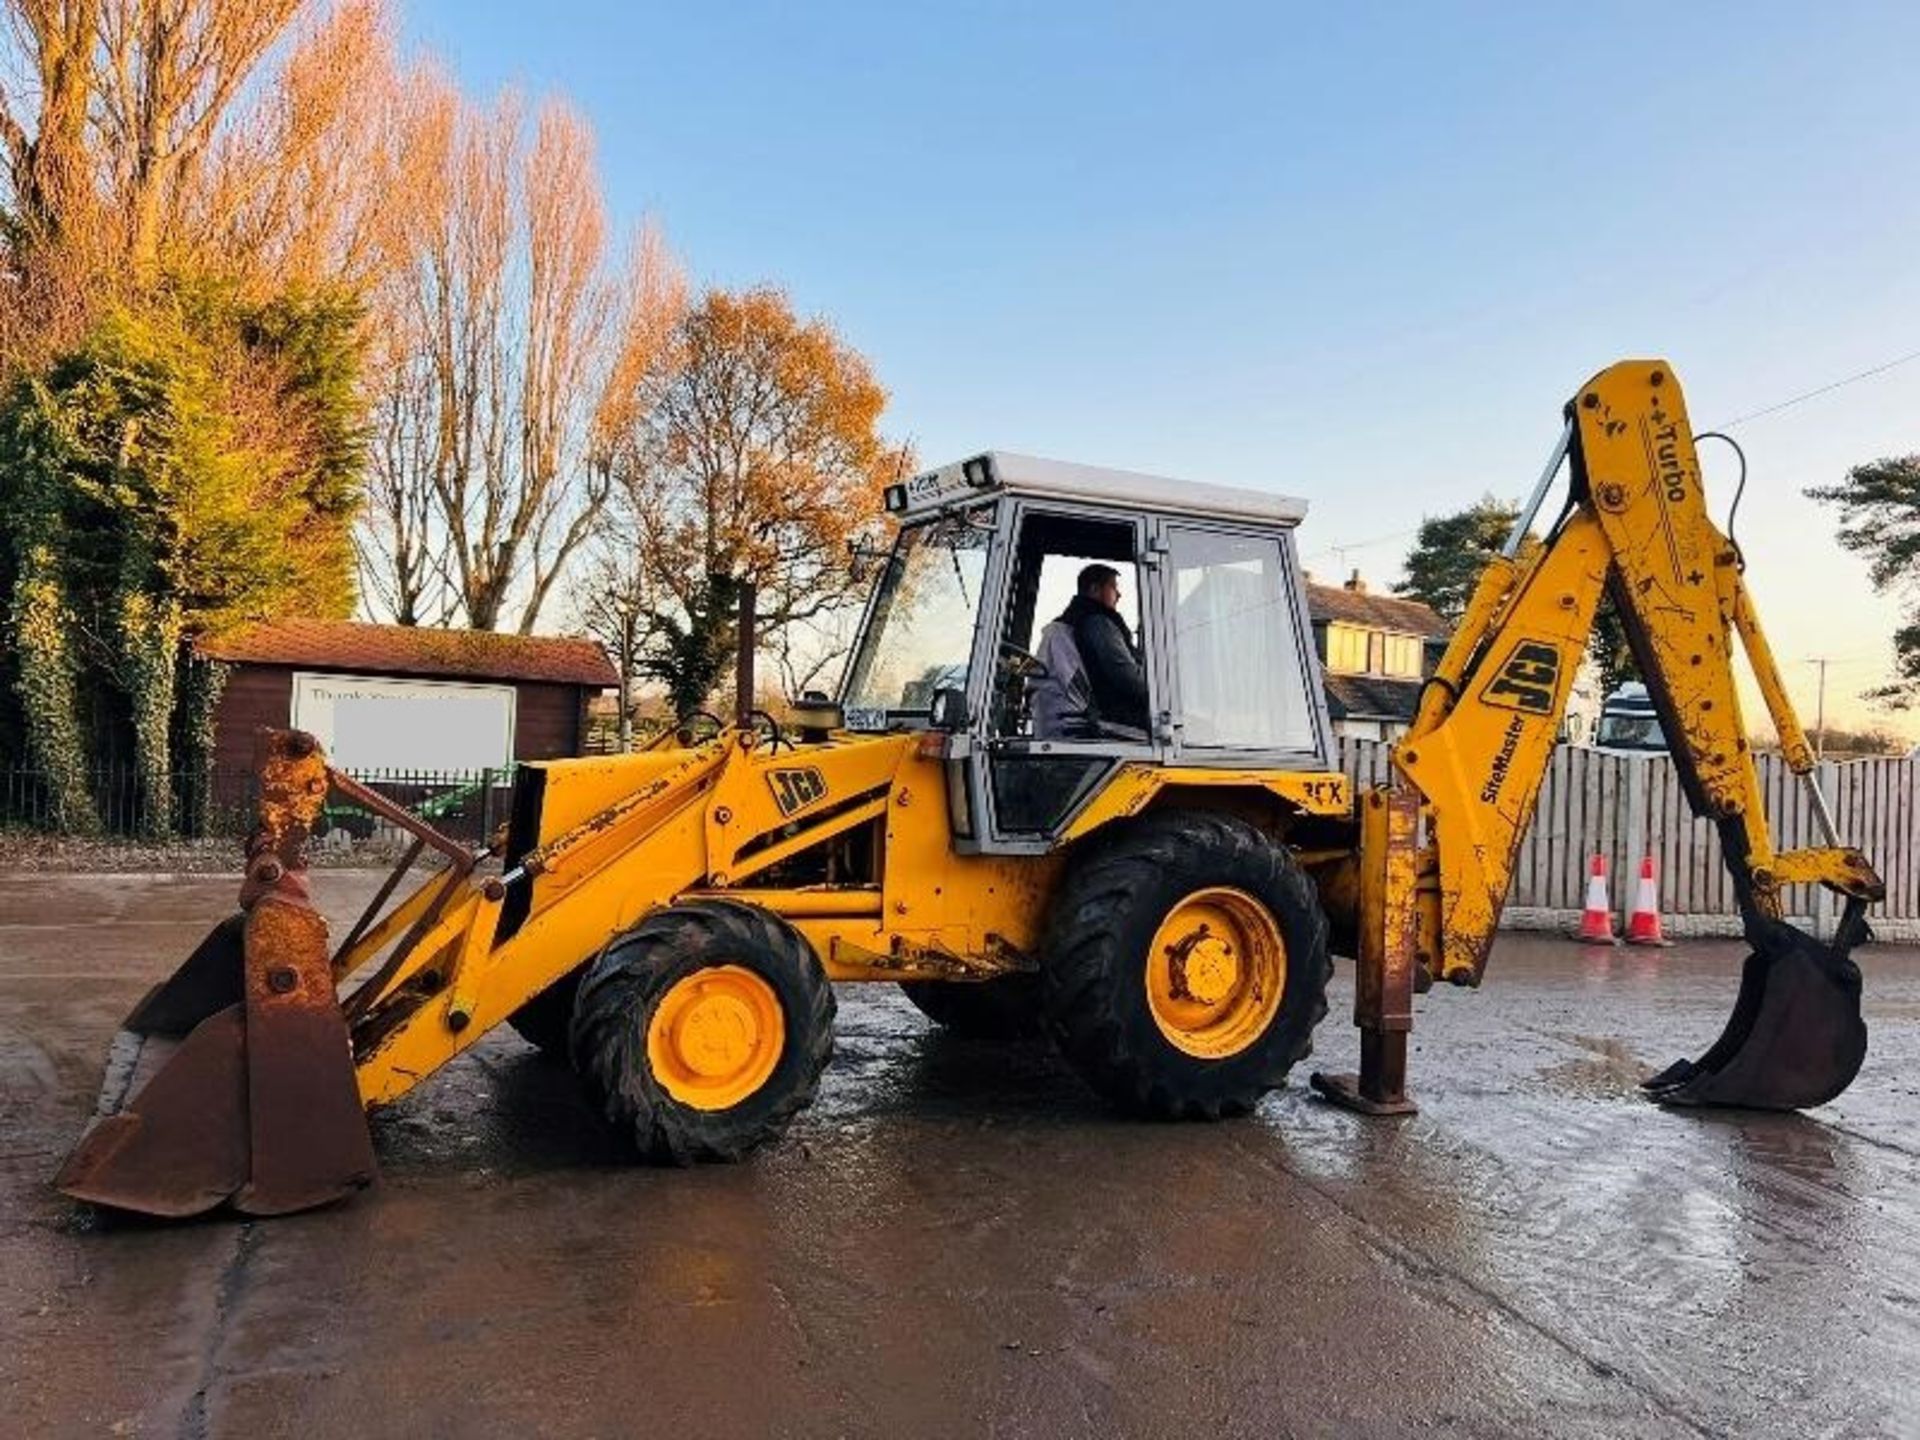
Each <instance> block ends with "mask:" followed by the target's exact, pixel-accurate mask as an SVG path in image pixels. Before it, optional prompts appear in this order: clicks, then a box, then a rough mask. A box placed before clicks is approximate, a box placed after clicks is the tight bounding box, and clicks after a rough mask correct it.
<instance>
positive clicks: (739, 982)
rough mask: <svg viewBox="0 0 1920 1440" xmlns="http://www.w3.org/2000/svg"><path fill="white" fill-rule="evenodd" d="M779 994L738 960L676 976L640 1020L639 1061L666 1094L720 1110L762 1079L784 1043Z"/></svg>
mask: <svg viewBox="0 0 1920 1440" xmlns="http://www.w3.org/2000/svg"><path fill="white" fill-rule="evenodd" d="M786 1043H787V1027H786V1021H785V1017H784V1016H783V1015H782V1013H781V1009H780V997H779V996H778V995H777V994H775V993H774V989H773V987H772V986H771V985H769V984H768V983H767V982H766V981H765V980H762V979H761V978H760V977H759V976H758V975H756V974H754V973H753V971H751V970H748V969H745V968H744V967H742V966H739V965H715V966H712V967H710V968H708V969H705V970H696V971H695V972H694V973H693V974H691V975H688V976H686V977H684V978H682V979H680V980H676V981H675V982H674V983H673V985H672V987H671V988H670V989H669V990H668V991H667V993H666V994H665V995H663V996H661V997H660V1004H659V1005H658V1006H657V1007H656V1008H655V1009H654V1012H653V1019H651V1020H650V1021H648V1022H647V1063H648V1064H649V1065H650V1066H651V1067H652V1069H653V1074H654V1078H655V1079H657V1080H658V1081H659V1082H660V1085H661V1088H662V1089H664V1090H665V1091H666V1092H667V1094H669V1095H671V1096H672V1097H673V1098H674V1099H675V1100H678V1101H679V1102H680V1103H681V1104H682V1105H690V1106H692V1107H693V1108H694V1109H696V1110H725V1109H727V1108H728V1107H729V1106H732V1105H738V1104H739V1103H740V1102H741V1101H742V1100H744V1099H746V1098H747V1097H748V1096H749V1095H751V1094H753V1092H754V1091H756V1090H758V1089H759V1088H760V1087H761V1086H762V1085H764V1084H766V1083H767V1077H768V1076H770V1075H772V1074H773V1067H774V1066H776V1065H778V1064H779V1063H780V1052H781V1051H782V1050H783V1049H785V1048H786Z"/></svg>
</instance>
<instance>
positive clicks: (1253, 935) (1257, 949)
mask: <svg viewBox="0 0 1920 1440" xmlns="http://www.w3.org/2000/svg"><path fill="white" fill-rule="evenodd" d="M1146 984H1147V1003H1148V1006H1149V1008H1150V1009H1151V1011H1152V1014H1153V1021H1154V1024H1155V1025H1157V1026H1158V1027H1159V1029H1160V1033H1161V1034H1162V1035H1163V1036H1165V1037H1166V1039H1167V1040H1168V1042H1169V1043H1171V1044H1172V1045H1173V1046H1174V1047H1175V1048H1176V1049H1179V1050H1182V1051H1185V1052H1186V1053H1187V1054H1189V1055H1193V1056H1196V1057H1198V1058H1200V1059H1203V1060H1223V1059H1226V1058H1228V1057H1229V1056H1232V1055H1237V1054H1239V1053H1240V1052H1241V1051H1243V1050H1245V1049H1246V1048H1247V1047H1249V1046H1250V1045H1252V1044H1254V1043H1255V1042H1256V1041H1258V1040H1259V1038H1260V1037H1261V1036H1262V1035H1264V1034H1265V1033H1266V1031H1267V1029H1268V1027H1269V1026H1270V1025H1271V1024H1272V1023H1273V1020H1274V1017H1275V1016H1276V1015H1278V1014H1279V1011H1280V1000H1281V997H1282V995H1283V994H1284V993H1285V990H1286V984H1287V947H1286V941H1285V938H1284V937H1283V936H1282V934H1281V931H1280V926H1279V922H1278V921H1276V920H1275V919H1274V917H1273V915H1272V913H1271V912H1270V911H1269V910H1268V909H1267V907H1266V906H1265V905H1263V904H1261V903H1260V901H1259V900H1257V899H1255V898H1254V897H1253V896H1252V895H1249V894H1248V893H1247V892H1246V891H1244V890H1236V889H1233V888H1231V887H1229V886H1218V885H1217V886H1209V887H1207V888H1205V889H1201V890H1196V891H1194V892H1193V893H1192V894H1190V895H1188V896H1186V897H1185V898H1184V899H1182V900H1180V901H1179V902H1178V903H1177V904H1175V905H1174V906H1173V908H1172V909H1170V910H1169V911H1168V912H1167V914H1166V917H1165V918H1164V919H1163V920H1162V921H1161V922H1160V926H1159V929H1158V930H1157V931H1156V932H1155V933H1154V937H1153V943H1152V944H1151V946H1149V948H1148V952H1147V973H1146Z"/></svg>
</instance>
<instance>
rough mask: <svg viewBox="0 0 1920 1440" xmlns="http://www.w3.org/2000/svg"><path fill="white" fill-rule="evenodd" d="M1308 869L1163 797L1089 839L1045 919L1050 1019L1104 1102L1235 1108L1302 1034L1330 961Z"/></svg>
mask: <svg viewBox="0 0 1920 1440" xmlns="http://www.w3.org/2000/svg"><path fill="white" fill-rule="evenodd" d="M1332 968H1333V967H1332V961H1331V960H1330V959H1329V957H1328V953H1327V919H1326V915H1325V912H1324V911H1322V909H1321V907H1320V901H1319V896H1318V894H1317V893H1316V892H1315V890H1314V887H1313V883H1312V881H1310V880H1309V879H1308V878H1307V877H1306V875H1305V874H1304V873H1303V872H1302V871H1301V870H1300V868H1299V867H1298V866H1297V865H1296V864H1295V863H1294V860H1293V857H1292V856H1291V855H1290V854H1288V853H1287V851H1286V850H1285V849H1284V848H1283V847H1281V846H1279V845H1277V844H1275V843H1274V842H1273V841H1271V840H1269V839H1268V838H1267V837H1266V836H1265V835H1263V834H1261V833H1260V832H1259V831H1258V830H1256V829H1254V828H1253V826H1251V825H1249V824H1247V823H1246V822H1245V821H1244V820H1241V819H1239V818H1237V817H1235V816H1232V815H1226V814H1221V813H1218V812H1214V811H1167V812H1163V813H1160V814H1154V815H1149V816H1148V817H1146V818H1145V819H1144V820H1142V821H1140V822H1138V823H1137V824H1135V825H1132V826H1130V827H1129V828H1128V829H1126V830H1124V831H1121V832H1119V833H1117V834H1115V835H1113V836H1112V837H1110V838H1108V839H1106V840H1104V841H1101V840H1098V839H1096V840H1095V841H1094V842H1093V848H1091V849H1090V850H1089V851H1088V852H1087V853H1086V854H1084V855H1083V856H1081V857H1080V858H1079V859H1078V861H1077V862H1076V863H1074V864H1073V865H1072V868H1071V869H1070V870H1069V872H1068V875H1067V878H1066V880H1065V882H1064V883H1063V885H1062V886H1061V889H1060V893H1059V895H1058V897H1057V898H1056V900H1055V903H1054V908H1053V913H1052V915H1051V917H1050V921H1049V926H1048V936H1047V944H1046V954H1045V961H1044V964H1043V966H1042V969H1041V975H1042V983H1043V985H1044V987H1045V1008H1046V1015H1047V1023H1048V1028H1049V1029H1050V1030H1051V1031H1052V1033H1053V1036H1054V1039H1055V1040H1056V1041H1057V1042H1058V1044H1059V1046H1060V1049H1061V1052H1062V1053H1063V1054H1064V1055H1065V1056H1066V1058H1067V1060H1068V1062H1069V1063H1070V1064H1071V1065H1072V1066H1073V1067H1074V1068H1075V1069H1076V1070H1078V1071H1079V1072H1080V1074H1081V1075H1082V1076H1083V1077H1084V1078H1085V1079H1086V1080H1087V1082H1088V1083H1089V1084H1090V1085H1092V1086H1093V1088H1094V1089H1095V1090H1097V1091H1099V1092H1100V1094H1102V1095H1103V1096H1105V1097H1106V1098H1107V1099H1108V1100H1110V1101H1112V1102H1113V1103H1114V1104H1116V1105H1119V1106H1121V1107H1122V1108H1124V1109H1128V1110H1133V1111H1137V1112H1141V1113H1145V1114H1150V1115H1158V1116H1165V1117H1169V1118H1176V1119H1207V1120H1212V1119H1218V1118H1219V1117H1221V1116H1223V1115H1238V1114H1244V1113H1246V1112H1247V1111H1248V1110H1251V1109H1252V1108H1253V1106H1254V1105H1255V1103H1257V1102H1258V1101H1259V1099H1260V1097H1261V1096H1262V1095H1264V1094H1265V1093H1266V1092H1267V1091H1269V1090H1272V1089H1275V1088H1277V1087H1279V1086H1280V1085H1282V1084H1284V1083H1285V1081H1286V1077H1287V1072H1288V1071H1289V1070H1291V1069H1292V1068H1293V1066H1294V1065H1296V1064H1297V1063H1298V1062H1299V1061H1301V1060H1303V1059H1304V1058H1306V1056H1307V1055H1308V1054H1310V1053H1311V1052H1312V1049H1313V1027H1314V1026H1315V1025H1317V1024H1318V1023H1319V1022H1320V1019H1321V1017H1323V1016H1324V1015H1325V1014H1326V1013H1327V998H1326V988H1327V979H1328V976H1329V975H1330V974H1331V973H1332Z"/></svg>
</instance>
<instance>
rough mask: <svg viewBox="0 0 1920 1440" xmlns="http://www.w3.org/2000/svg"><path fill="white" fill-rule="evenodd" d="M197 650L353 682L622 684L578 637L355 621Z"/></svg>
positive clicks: (235, 634) (291, 627)
mask: <svg viewBox="0 0 1920 1440" xmlns="http://www.w3.org/2000/svg"><path fill="white" fill-rule="evenodd" d="M193 648H194V653H195V654H197V655H201V656H203V657H205V658H206V659H209V660H226V661H233V662H237V663H241V664H254V665H298V666H303V667H305V668H308V669H313V670H345V671H351V672H353V673H355V674H379V675H433V676H447V677H453V678H458V679H462V680H524V681H533V682H542V681H544V682H546V683H548V684H553V685H588V686H594V687H596V688H603V687H605V686H608V685H613V684H616V683H618V679H619V677H618V676H617V675H615V674H614V670H613V664H612V662H611V661H609V660H608V659H607V653H606V651H604V650H602V649H601V648H600V646H599V645H598V644H597V643H595V642H594V641H592V640H588V639H585V638H582V637H578V636H558V635H501V634H497V633H495V632H493V631H490V630H435V629H428V628H427V627H425V626H416V625H364V624H361V623H359V622H358V621H353V620H274V621H266V622H261V623H258V624H253V625H244V626H241V627H240V628H239V629H236V630H230V631H227V632H225V633H223V634H220V635H203V636H199V637H197V638H196V639H195V640H194V642H193Z"/></svg>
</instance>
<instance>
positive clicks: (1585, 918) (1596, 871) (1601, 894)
mask: <svg viewBox="0 0 1920 1440" xmlns="http://www.w3.org/2000/svg"><path fill="white" fill-rule="evenodd" d="M1580 943H1581V944H1582V945H1617V944H1619V943H1620V942H1619V941H1617V940H1615V939H1614V938H1613V903H1612V902H1611V901H1610V900H1608V899H1607V857H1606V856H1604V855H1596V856H1594V857H1593V863H1592V865H1590V866H1589V867H1588V868H1587V908H1586V909H1585V910H1584V911H1582V912H1581V915H1580Z"/></svg>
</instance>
